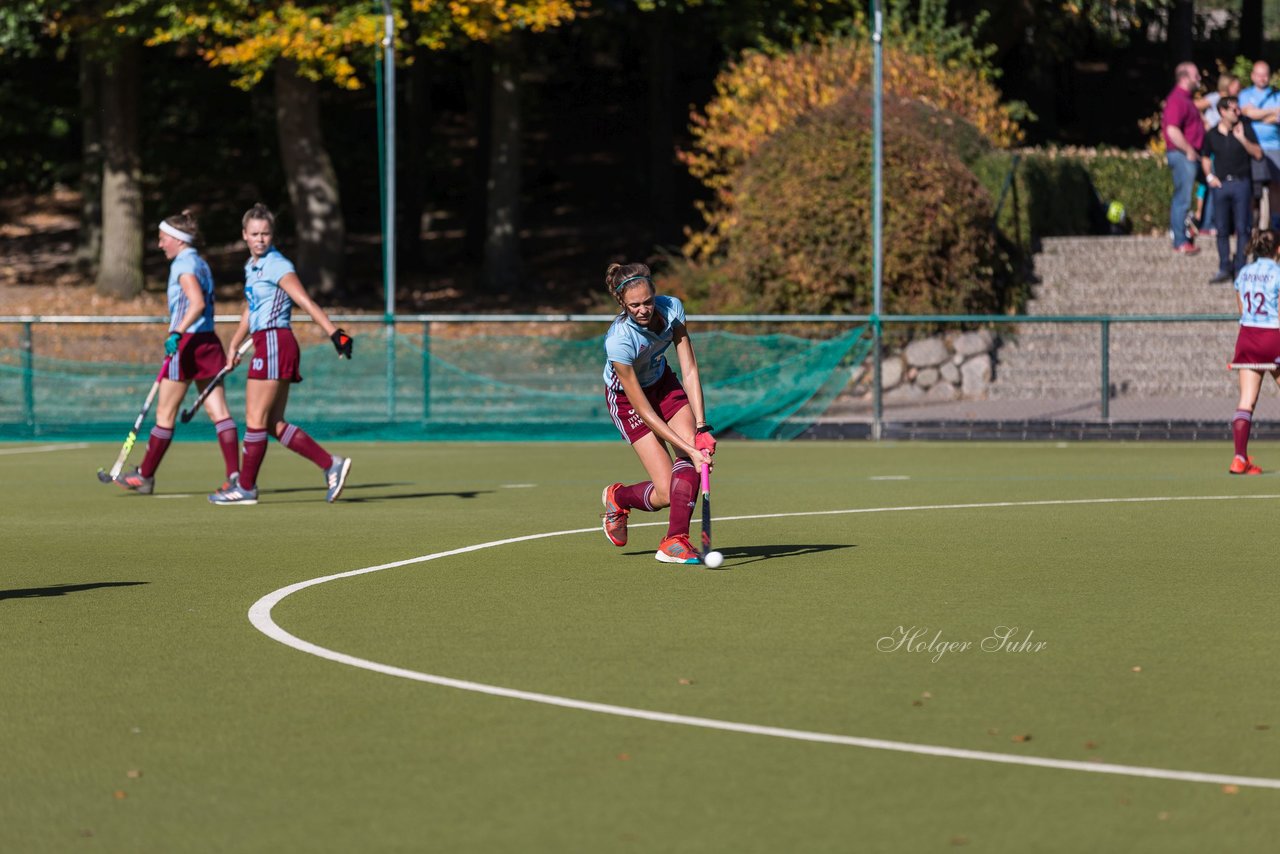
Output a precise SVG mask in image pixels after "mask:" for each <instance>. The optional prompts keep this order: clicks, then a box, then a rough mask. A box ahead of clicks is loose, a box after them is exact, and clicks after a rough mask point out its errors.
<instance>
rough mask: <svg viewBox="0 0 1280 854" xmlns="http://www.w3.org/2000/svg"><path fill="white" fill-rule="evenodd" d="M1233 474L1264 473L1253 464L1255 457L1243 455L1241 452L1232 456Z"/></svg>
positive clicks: (1231, 469) (1231, 470)
mask: <svg viewBox="0 0 1280 854" xmlns="http://www.w3.org/2000/svg"><path fill="white" fill-rule="evenodd" d="M1228 471H1230V472H1231V473H1232V474H1262V469H1260V468H1258V467H1257V466H1255V465H1254V464H1253V457H1242V456H1240V455H1239V454H1237V455H1236V456H1234V457H1232V458H1231V468H1230V469H1228Z"/></svg>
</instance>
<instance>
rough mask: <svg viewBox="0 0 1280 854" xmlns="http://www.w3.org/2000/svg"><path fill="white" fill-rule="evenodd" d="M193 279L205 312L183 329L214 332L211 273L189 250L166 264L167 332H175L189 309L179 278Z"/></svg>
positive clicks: (194, 253)
mask: <svg viewBox="0 0 1280 854" xmlns="http://www.w3.org/2000/svg"><path fill="white" fill-rule="evenodd" d="M186 275H192V276H195V277H196V281H197V282H199V283H200V290H201V292H203V293H204V312H203V313H202V314H201V315H200V318H199V319H198V320H197V321H196V322H195V323H193V324H191V325H190V326H188V327H187V328H186V330H185V331H186V332H212V331H213V273H211V272H210V271H209V265H208V264H207V263H205V260H204V259H203V258H201V257H200V253H199V252H197V251H196V250H194V249H192V248H191V247H190V246H188V247H187V248H186V249H183V250H182V251H181V252H179V253H178V254H177V255H175V256H174V258H173V260H172V261H170V262H169V289H168V296H169V331H170V332H176V331H178V325H179V324H180V323H182V318H183V317H184V316H185V315H186V313H187V309H189V308H191V300H189V299H187V295H186V294H184V293H183V292H182V281H181V279H182V277H183V276H186Z"/></svg>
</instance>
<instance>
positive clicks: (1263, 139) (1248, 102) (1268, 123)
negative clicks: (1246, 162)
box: [1240, 62, 1280, 229]
mask: <svg viewBox="0 0 1280 854" xmlns="http://www.w3.org/2000/svg"><path fill="white" fill-rule="evenodd" d="M1249 80H1250V81H1252V83H1253V85H1252V86H1250V87H1249V88H1248V89H1245V90H1244V91H1242V92H1241V93H1240V112H1241V114H1243V115H1244V117H1245V118H1246V119H1248V120H1249V121H1250V122H1252V123H1253V133H1254V135H1255V136H1257V138H1258V145H1260V146H1262V157H1263V159H1262V160H1261V161H1258V162H1257V163H1256V164H1255V166H1254V172H1253V184H1254V190H1255V194H1257V195H1261V193H1262V192H1265V193H1266V195H1267V208H1268V209H1269V211H1270V222H1259V223H1258V224H1257V226H1258V228H1260V229H1266V228H1274V227H1275V226H1276V225H1277V224H1280V90H1278V89H1274V88H1272V86H1271V66H1270V65H1268V64H1267V63H1265V62H1255V63H1254V64H1253V70H1252V71H1251V72H1250V73H1249Z"/></svg>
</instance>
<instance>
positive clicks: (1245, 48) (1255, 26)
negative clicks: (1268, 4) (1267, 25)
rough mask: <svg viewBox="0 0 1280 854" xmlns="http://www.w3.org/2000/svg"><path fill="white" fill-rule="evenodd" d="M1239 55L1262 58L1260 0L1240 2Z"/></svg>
mask: <svg viewBox="0 0 1280 854" xmlns="http://www.w3.org/2000/svg"><path fill="white" fill-rule="evenodd" d="M1240 55H1241V56H1247V57H1248V58H1249V59H1252V60H1258V59H1260V58H1261V57H1262V0H1240Z"/></svg>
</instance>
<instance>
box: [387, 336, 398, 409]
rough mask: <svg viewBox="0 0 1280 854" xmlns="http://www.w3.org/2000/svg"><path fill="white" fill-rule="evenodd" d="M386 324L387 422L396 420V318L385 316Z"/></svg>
mask: <svg viewBox="0 0 1280 854" xmlns="http://www.w3.org/2000/svg"><path fill="white" fill-rule="evenodd" d="M386 324H387V423H391V422H394V421H395V420H396V318H395V315H393V314H388V315H387V316H386Z"/></svg>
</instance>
